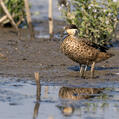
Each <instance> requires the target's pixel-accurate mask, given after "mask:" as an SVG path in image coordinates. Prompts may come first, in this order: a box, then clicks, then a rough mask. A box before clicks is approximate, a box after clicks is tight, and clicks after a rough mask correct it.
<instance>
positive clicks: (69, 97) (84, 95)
mask: <svg viewBox="0 0 119 119" xmlns="http://www.w3.org/2000/svg"><path fill="white" fill-rule="evenodd" d="M103 90H104V88H71V87H62V88H60V90H59V98H60V99H61V100H62V104H61V106H57V107H58V108H59V109H60V110H61V112H62V113H63V115H64V116H71V115H72V114H73V112H74V110H75V107H74V105H73V104H72V102H70V103H67V102H68V101H80V100H85V99H91V98H93V97H95V96H96V95H98V94H100V93H102V91H103ZM65 100H66V101H65Z"/></svg>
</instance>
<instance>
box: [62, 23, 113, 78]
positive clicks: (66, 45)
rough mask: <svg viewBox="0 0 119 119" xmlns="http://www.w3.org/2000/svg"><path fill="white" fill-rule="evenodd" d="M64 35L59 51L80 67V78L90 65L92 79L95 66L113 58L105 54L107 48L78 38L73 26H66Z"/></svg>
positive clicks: (76, 30) (75, 28) (76, 29)
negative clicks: (65, 34)
mask: <svg viewBox="0 0 119 119" xmlns="http://www.w3.org/2000/svg"><path fill="white" fill-rule="evenodd" d="M65 33H67V36H65V38H64V39H63V41H62V42H61V45H60V49H61V51H62V53H63V54H64V55H66V56H68V57H69V58H70V59H71V60H73V61H74V62H76V63H78V64H79V65H80V76H81V77H83V76H84V72H85V71H86V69H87V66H89V65H91V78H94V67H95V64H96V63H99V62H101V61H104V60H107V59H108V58H110V57H112V56H114V54H112V53H108V52H107V50H108V48H107V47H105V46H101V45H99V44H96V43H94V42H92V41H89V40H88V39H86V38H80V37H78V28H77V26H76V25H74V24H70V25H68V26H66V27H65ZM84 67H85V70H84Z"/></svg>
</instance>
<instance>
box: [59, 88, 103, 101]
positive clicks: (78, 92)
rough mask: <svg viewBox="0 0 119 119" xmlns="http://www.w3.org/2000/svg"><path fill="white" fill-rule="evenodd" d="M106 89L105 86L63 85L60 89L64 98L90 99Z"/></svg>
mask: <svg viewBox="0 0 119 119" xmlns="http://www.w3.org/2000/svg"><path fill="white" fill-rule="evenodd" d="M103 90H104V88H70V87H62V88H60V90H59V97H60V98H62V99H70V100H82V99H88V98H91V97H92V96H94V95H95V94H99V93H101V92H102V91H103Z"/></svg>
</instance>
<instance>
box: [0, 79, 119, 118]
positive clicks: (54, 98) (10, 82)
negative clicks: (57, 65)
mask: <svg viewBox="0 0 119 119" xmlns="http://www.w3.org/2000/svg"><path fill="white" fill-rule="evenodd" d="M87 85H88V84H87ZM40 86H41V96H40V97H39V98H40V101H39V102H37V101H36V85H35V81H33V80H24V79H17V78H10V79H8V78H0V107H1V108H0V119H32V118H34V119H35V118H36V117H37V112H38V118H40V119H79V118H80V119H118V113H119V83H113V84H112V83H111V82H110V83H109V82H108V83H107V85H106V84H105V85H102V84H100V85H99V86H97V87H98V88H92V87H91V86H90V84H89V87H88V88H86V87H87V86H86V87H85V86H84V85H81V84H80V86H79V87H77V86H76V87H75V85H74V87H70V86H68V85H66V86H65V85H59V84H53V83H52V84H48V85H46V83H44V82H41V84H40ZM106 86H107V87H108V88H106ZM114 87H116V88H114ZM34 112H35V113H34Z"/></svg>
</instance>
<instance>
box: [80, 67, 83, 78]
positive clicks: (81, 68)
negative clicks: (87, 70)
mask: <svg viewBox="0 0 119 119" xmlns="http://www.w3.org/2000/svg"><path fill="white" fill-rule="evenodd" d="M83 75H84V67H83V66H82V65H80V77H83Z"/></svg>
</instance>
